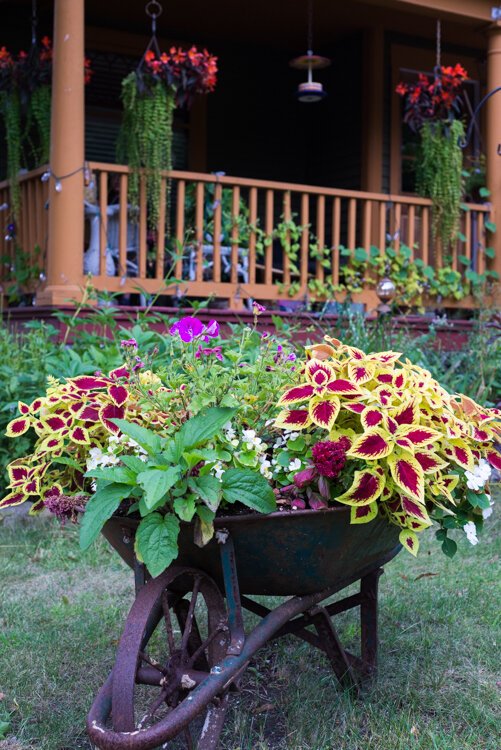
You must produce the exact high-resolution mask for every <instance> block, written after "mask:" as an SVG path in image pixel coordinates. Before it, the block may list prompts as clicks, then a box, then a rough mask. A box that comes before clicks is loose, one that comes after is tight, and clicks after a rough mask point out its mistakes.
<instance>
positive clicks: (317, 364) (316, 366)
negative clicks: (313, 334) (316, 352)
mask: <svg viewBox="0 0 501 750" xmlns="http://www.w3.org/2000/svg"><path fill="white" fill-rule="evenodd" d="M304 372H305V375H306V378H307V380H308V381H309V382H310V383H318V377H319V376H320V377H321V382H322V384H323V383H328V382H330V381H331V380H333V379H334V378H335V377H336V371H335V369H334V367H332V365H331V364H330V363H328V362H324V361H320V360H318V359H310V360H309V361H308V362H307V363H306V366H305V368H304ZM315 377H316V378H317V380H315Z"/></svg>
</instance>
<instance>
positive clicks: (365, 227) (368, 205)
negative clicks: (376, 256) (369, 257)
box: [362, 200, 372, 253]
mask: <svg viewBox="0 0 501 750" xmlns="http://www.w3.org/2000/svg"><path fill="white" fill-rule="evenodd" d="M362 231H363V239H362V245H363V247H364V249H365V251H366V252H367V253H368V252H369V250H370V246H371V236H372V201H369V200H364V213H363V221H362Z"/></svg>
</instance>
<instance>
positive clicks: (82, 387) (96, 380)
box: [69, 375, 109, 391]
mask: <svg viewBox="0 0 501 750" xmlns="http://www.w3.org/2000/svg"><path fill="white" fill-rule="evenodd" d="M69 382H70V384H71V385H72V386H73V387H74V388H76V389H77V390H79V391H92V390H93V389H94V388H107V387H108V385H109V380H108V379H107V378H106V379H105V378H100V377H96V376H93V375H80V376H79V377H78V378H72V379H71V380H70V381H69Z"/></svg>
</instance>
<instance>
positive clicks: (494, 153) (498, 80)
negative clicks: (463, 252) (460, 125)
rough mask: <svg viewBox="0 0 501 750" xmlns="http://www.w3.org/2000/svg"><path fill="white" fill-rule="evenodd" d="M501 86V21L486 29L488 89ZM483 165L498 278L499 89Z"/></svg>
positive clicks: (500, 187) (500, 228)
mask: <svg viewBox="0 0 501 750" xmlns="http://www.w3.org/2000/svg"><path fill="white" fill-rule="evenodd" d="M498 86H501V23H500V22H499V21H498V22H497V23H495V24H492V26H491V27H490V30H489V42H488V48H487V91H492V90H493V89H495V88H497V87H498ZM486 110H487V111H486V130H487V138H486V166H487V187H488V188H489V190H490V193H491V195H490V200H491V203H492V206H493V209H494V216H493V219H494V221H497V232H496V233H495V234H493V235H491V237H490V238H489V245H491V246H492V247H494V248H495V250H496V257H495V258H494V260H493V261H492V270H494V271H497V272H498V273H499V275H500V277H501V155H500V154H498V147H499V144H501V91H498V92H497V93H496V94H494V96H493V97H492V98H491V99H489V101H488V102H487V104H486Z"/></svg>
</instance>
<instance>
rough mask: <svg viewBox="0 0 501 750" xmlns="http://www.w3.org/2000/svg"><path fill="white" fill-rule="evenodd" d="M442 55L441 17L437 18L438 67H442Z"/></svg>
mask: <svg viewBox="0 0 501 750" xmlns="http://www.w3.org/2000/svg"><path fill="white" fill-rule="evenodd" d="M441 57H442V24H441V23H440V19H439V18H438V19H437V65H436V67H437V69H440V66H441Z"/></svg>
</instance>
